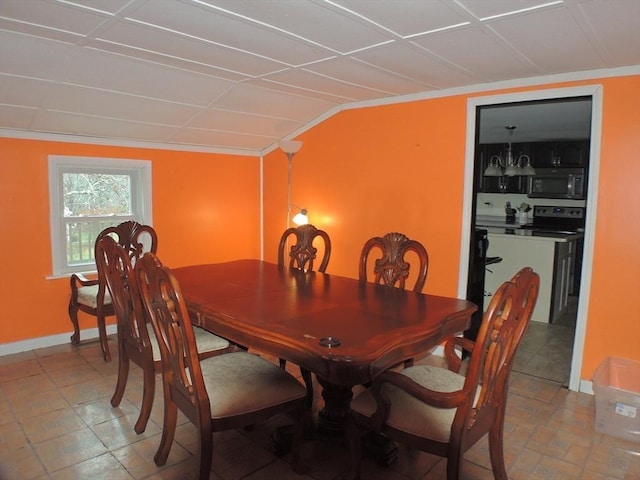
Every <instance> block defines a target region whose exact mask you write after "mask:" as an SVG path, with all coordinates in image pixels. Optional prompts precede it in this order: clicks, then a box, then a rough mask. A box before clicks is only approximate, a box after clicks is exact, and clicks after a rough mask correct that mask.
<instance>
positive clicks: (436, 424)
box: [351, 267, 540, 480]
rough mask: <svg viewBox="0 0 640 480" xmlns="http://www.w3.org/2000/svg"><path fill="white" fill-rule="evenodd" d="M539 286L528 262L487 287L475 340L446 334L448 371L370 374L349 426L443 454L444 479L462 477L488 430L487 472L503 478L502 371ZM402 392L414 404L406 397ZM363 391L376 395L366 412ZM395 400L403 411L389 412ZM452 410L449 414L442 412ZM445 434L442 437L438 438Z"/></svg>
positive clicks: (505, 381)
mask: <svg viewBox="0 0 640 480" xmlns="http://www.w3.org/2000/svg"><path fill="white" fill-rule="evenodd" d="M539 286H540V278H539V276H538V274H536V273H535V272H533V270H532V269H531V268H529V267H526V268H523V269H522V270H520V271H519V272H518V273H517V274H516V275H515V276H514V277H513V278H512V279H511V280H510V281H508V282H504V283H503V284H502V285H501V286H500V287H499V288H498V290H497V291H496V292H495V293H494V295H493V297H492V299H491V302H490V304H489V307H488V308H487V311H486V312H485V314H484V317H483V321H482V325H481V326H480V331H479V333H478V338H477V339H476V341H475V343H474V342H472V341H471V340H468V339H465V338H462V337H451V338H450V339H448V340H447V341H446V342H445V345H444V352H445V357H446V359H447V364H448V369H449V370H451V371H452V372H454V373H447V372H446V370H445V369H442V368H438V367H432V366H425V365H420V366H415V367H412V368H411V369H408V370H405V371H403V372H396V371H387V372H385V373H383V374H382V375H380V376H379V377H378V378H376V379H375V380H374V382H373V384H372V386H371V388H370V393H368V392H365V393H364V394H363V395H362V396H361V397H357V398H356V399H354V401H353V402H352V408H353V410H354V417H353V418H354V420H355V421H356V424H362V425H364V426H365V427H366V428H368V429H371V430H373V431H375V432H380V433H383V434H384V435H386V436H388V437H390V438H392V439H394V440H397V441H399V442H401V443H404V444H407V445H410V446H413V447H414V448H417V449H419V450H422V451H425V452H429V453H433V454H436V455H439V456H442V457H446V458H447V479H448V480H456V479H459V478H461V472H462V464H463V454H464V452H465V451H466V450H468V449H469V448H470V447H471V446H473V445H474V444H475V443H476V442H477V441H478V440H479V439H481V438H482V437H483V436H484V435H486V434H489V452H490V457H491V465H492V468H493V474H494V477H495V478H496V479H501V480H507V474H506V469H505V465H504V445H503V427H504V419H505V411H506V403H507V394H508V388H509V374H510V372H511V368H512V365H513V358H514V356H515V353H516V350H517V348H518V345H519V344H520V342H521V341H522V338H523V336H524V333H525V331H526V328H527V325H528V324H529V321H530V320H531V315H532V313H533V309H534V307H535V303H536V300H537V297H538V290H539ZM462 349H465V350H468V351H471V358H470V360H469V365H468V369H467V372H466V374H465V376H464V377H461V376H460V375H459V374H458V372H459V370H460V366H461V352H459V353H456V352H457V351H458V350H462ZM442 372H445V373H442ZM390 385H393V387H395V389H393V388H390ZM408 395H410V396H411V397H412V398H414V399H415V401H416V402H419V403H407V400H406V399H407V396H408ZM367 396H371V397H372V398H373V399H375V402H374V404H375V407H374V410H373V411H372V413H371V414H368V413H367V411H368V407H367V406H366V405H367V403H366V402H365V400H366V399H367ZM394 402H395V403H396V404H403V405H405V410H403V411H402V412H399V411H396V413H395V416H393V415H394ZM421 404H422V405H421ZM398 408H400V407H398ZM407 409H408V410H410V411H406V410H407ZM452 410H453V411H454V413H452V414H451V416H449V415H450V414H449V412H451V411H452ZM399 415H400V416H405V417H406V416H407V415H409V416H410V418H411V419H412V420H411V423H412V425H407V424H406V423H402V422H398V416H399ZM392 416H393V417H392ZM447 422H451V423H447ZM449 425H450V429H449V428H448V426H449ZM414 426H416V427H415V428H414ZM355 431H356V429H355V428H353V429H352V433H351V442H352V454H353V458H354V463H353V465H354V472H353V477H354V478H356V479H357V478H359V475H360V466H359V465H360V458H361V451H360V448H361V447H360V442H359V436H358V435H356V434H355V433H354V432H355ZM434 432H437V433H434ZM445 437H446V438H448V440H444V438H445Z"/></svg>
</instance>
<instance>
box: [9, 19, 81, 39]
mask: <svg viewBox="0 0 640 480" xmlns="http://www.w3.org/2000/svg"><path fill="white" fill-rule="evenodd" d="M0 31H6V32H15V33H22V34H25V35H30V36H32V37H41V38H43V39H47V40H54V41H57V42H65V43H71V44H75V43H78V42H80V41H82V38H83V37H82V36H81V35H79V34H77V33H70V32H63V31H61V30H54V29H52V28H46V27H41V26H39V25H33V24H30V23H21V22H15V21H13V20H11V19H8V18H1V17H0Z"/></svg>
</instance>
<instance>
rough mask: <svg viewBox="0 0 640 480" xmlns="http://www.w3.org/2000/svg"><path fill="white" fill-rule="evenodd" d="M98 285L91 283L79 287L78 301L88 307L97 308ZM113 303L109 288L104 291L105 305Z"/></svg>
mask: <svg viewBox="0 0 640 480" xmlns="http://www.w3.org/2000/svg"><path fill="white" fill-rule="evenodd" d="M97 297H98V285H89V286H86V287H80V288H78V303H79V304H81V305H86V306H87V307H91V308H96V307H97V306H98V302H97ZM110 304H111V295H109V289H107V290H106V291H105V292H104V305H110Z"/></svg>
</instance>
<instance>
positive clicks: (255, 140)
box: [171, 128, 278, 150]
mask: <svg viewBox="0 0 640 480" xmlns="http://www.w3.org/2000/svg"><path fill="white" fill-rule="evenodd" d="M277 140H278V137H276V138H271V137H261V136H257V135H243V134H240V133H234V132H220V131H213V130H201V129H196V128H183V129H181V130H180V131H178V132H176V134H175V135H173V136H172V137H171V141H173V142H176V143H180V144H185V145H203V146H204V145H206V146H214V147H219V148H237V149H246V150H259V149H261V148H263V147H264V145H270V144H272V143H274V142H275V141H277Z"/></svg>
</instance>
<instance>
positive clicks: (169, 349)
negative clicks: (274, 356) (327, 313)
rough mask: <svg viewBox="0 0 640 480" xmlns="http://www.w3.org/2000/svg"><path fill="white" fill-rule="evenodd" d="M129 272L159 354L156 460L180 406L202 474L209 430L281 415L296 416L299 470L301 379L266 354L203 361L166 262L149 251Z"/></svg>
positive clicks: (209, 452) (161, 458)
mask: <svg viewBox="0 0 640 480" xmlns="http://www.w3.org/2000/svg"><path fill="white" fill-rule="evenodd" d="M135 276H136V279H137V281H138V284H139V287H140V295H141V298H142V303H143V305H144V308H145V310H146V312H147V315H148V316H149V318H150V320H151V323H152V324H153V328H154V331H155V334H156V338H157V340H158V344H159V347H160V354H161V357H162V385H163V394H164V420H163V425H162V437H161V439H160V445H159V446H158V450H157V452H156V454H155V456H154V461H155V463H156V464H157V465H164V464H165V463H166V461H167V457H168V455H169V452H170V450H171V445H172V443H173V439H174V436H175V431H176V425H177V412H178V410H179V411H181V412H182V413H183V414H184V415H185V416H186V417H187V418H188V419H189V420H190V421H191V422H192V423H193V424H194V425H195V426H196V428H197V430H198V437H199V447H200V452H199V453H200V465H199V477H198V478H199V479H200V480H205V479H208V478H210V474H211V463H212V456H213V437H212V435H213V432H215V431H220V430H228V429H234V428H241V427H249V426H252V425H254V424H255V423H256V422H259V421H263V420H265V419H266V418H268V417H271V416H273V415H275V414H279V413H286V414H290V415H292V418H293V420H294V425H295V427H294V430H295V434H294V440H293V447H292V448H293V456H294V469H296V470H297V471H299V470H300V469H301V468H302V464H301V462H300V456H299V445H300V443H301V442H302V439H303V433H304V424H305V422H304V421H303V414H304V412H305V394H306V392H305V389H304V388H303V387H302V385H300V383H299V382H298V381H297V380H296V379H295V378H294V377H293V376H291V375H289V374H288V373H286V372H284V371H283V370H281V369H280V368H278V367H277V366H275V365H274V364H273V363H271V362H270V361H269V360H266V359H263V358H261V357H260V356H258V355H254V354H251V353H247V352H246V351H235V352H233V353H228V354H224V355H217V356H213V357H210V358H207V359H205V360H202V363H201V359H200V358H199V356H198V349H197V347H196V336H195V333H194V328H193V325H192V323H191V319H190V317H189V313H188V310H187V306H186V303H185V300H184V298H183V295H182V292H181V289H180V285H179V284H178V282H177V280H176V279H175V277H174V276H173V274H172V273H171V271H170V270H169V268H167V267H165V266H163V265H162V263H161V262H160V260H159V259H158V258H157V257H156V256H155V255H154V254H153V253H147V254H145V255H144V256H143V257H142V258H141V259H139V260H138V263H137V264H136V266H135ZM203 370H204V371H205V372H206V380H205V375H204V374H203ZM207 388H208V389H209V392H208V391H207ZM214 390H215V392H214ZM210 394H211V395H212V397H210V396H209V395H210ZM211 398H213V399H214V400H215V402H214V403H212V402H211Z"/></svg>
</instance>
